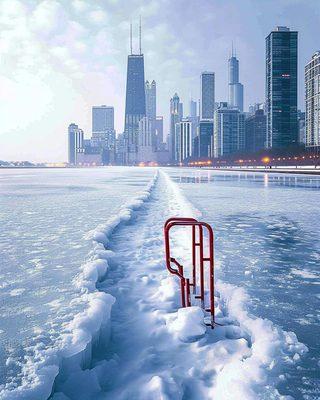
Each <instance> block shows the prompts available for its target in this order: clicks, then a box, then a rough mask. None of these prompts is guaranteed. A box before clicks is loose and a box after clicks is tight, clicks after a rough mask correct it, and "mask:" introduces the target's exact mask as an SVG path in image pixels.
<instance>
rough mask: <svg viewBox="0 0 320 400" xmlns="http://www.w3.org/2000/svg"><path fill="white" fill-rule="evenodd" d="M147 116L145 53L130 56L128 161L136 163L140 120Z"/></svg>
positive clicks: (126, 133)
mask: <svg viewBox="0 0 320 400" xmlns="http://www.w3.org/2000/svg"><path fill="white" fill-rule="evenodd" d="M145 116H146V97H145V80H144V58H143V54H138V55H136V54H130V55H129V56H128V69H127V89H126V111H125V128H124V130H125V138H126V147H127V161H126V162H127V163H134V162H135V161H136V160H135V157H136V153H137V150H138V149H137V147H138V131H139V121H140V119H141V118H143V117H145Z"/></svg>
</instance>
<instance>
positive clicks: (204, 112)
mask: <svg viewBox="0 0 320 400" xmlns="http://www.w3.org/2000/svg"><path fill="white" fill-rule="evenodd" d="M214 79H215V78H214V72H202V73H201V77H200V119H211V120H212V119H213V115H214V108H215V80H214Z"/></svg>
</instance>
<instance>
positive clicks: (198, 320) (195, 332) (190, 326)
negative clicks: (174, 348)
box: [166, 306, 207, 342]
mask: <svg viewBox="0 0 320 400" xmlns="http://www.w3.org/2000/svg"><path fill="white" fill-rule="evenodd" d="M166 325H167V327H168V330H169V332H171V333H172V334H173V335H174V336H176V337H178V338H179V339H180V340H181V341H182V342H192V341H194V340H196V339H199V338H201V337H203V336H204V334H205V333H206V330H207V328H206V326H205V324H204V313H203V310H202V309H201V308H200V307H196V306H193V307H188V308H180V309H179V310H178V312H176V313H171V314H168V315H167V316H166Z"/></svg>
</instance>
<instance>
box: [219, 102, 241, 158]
mask: <svg viewBox="0 0 320 400" xmlns="http://www.w3.org/2000/svg"><path fill="white" fill-rule="evenodd" d="M244 146H245V130H244V113H241V112H240V111H239V110H238V109H237V108H232V107H229V106H228V104H227V103H220V106H219V107H218V109H217V110H216V111H215V115H214V157H220V156H225V155H229V154H232V153H236V152H237V151H241V150H243V149H244Z"/></svg>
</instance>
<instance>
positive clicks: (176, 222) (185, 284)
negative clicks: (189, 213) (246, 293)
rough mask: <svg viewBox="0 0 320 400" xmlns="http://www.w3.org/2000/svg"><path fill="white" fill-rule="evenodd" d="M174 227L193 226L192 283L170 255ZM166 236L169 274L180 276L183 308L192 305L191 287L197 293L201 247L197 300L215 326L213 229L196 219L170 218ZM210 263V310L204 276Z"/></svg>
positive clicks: (167, 222) (165, 230) (166, 227)
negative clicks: (205, 240)
mask: <svg viewBox="0 0 320 400" xmlns="http://www.w3.org/2000/svg"><path fill="white" fill-rule="evenodd" d="M174 226H191V227H192V283H190V280H189V278H185V276H184V271H183V266H182V265H181V264H179V263H178V262H177V260H176V259H175V258H173V257H171V254H170V229H171V228H173V227H174ZM197 227H198V230H199V239H198V240H199V242H197V237H196V236H197V235H196V233H197V232H196V228H197ZM203 229H206V230H207V234H208V241H209V256H208V257H205V256H204V248H203V246H204V236H203ZM164 236H165V250H166V265H167V269H168V270H169V272H171V273H172V274H175V275H177V276H179V278H180V286H181V304H182V307H186V306H187V307H188V306H190V305H191V295H190V286H193V292H194V293H195V292H196V286H197V281H196V279H197V268H196V267H197V262H196V260H197V253H196V247H198V246H199V278H200V279H199V281H200V282H199V283H200V295H199V296H195V298H200V300H201V306H202V307H203V308H204V309H205V310H206V311H209V312H210V314H211V324H210V325H211V327H212V328H213V327H214V325H215V321H214V249H213V240H214V235H213V231H212V228H211V226H210V225H209V224H207V223H206V222H199V221H197V220H195V219H194V218H170V219H168V220H167V221H166V223H165V225H164ZM205 262H209V278H208V280H209V285H208V286H209V308H206V307H205V275H204V263H205ZM171 263H174V264H175V265H176V266H177V267H178V270H176V269H174V268H172V267H171Z"/></svg>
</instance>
